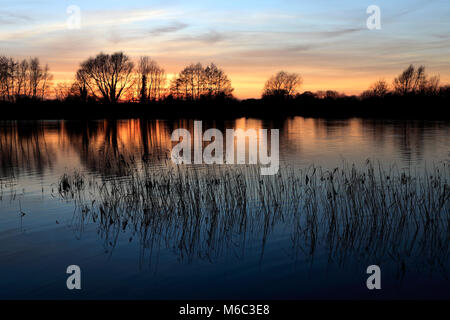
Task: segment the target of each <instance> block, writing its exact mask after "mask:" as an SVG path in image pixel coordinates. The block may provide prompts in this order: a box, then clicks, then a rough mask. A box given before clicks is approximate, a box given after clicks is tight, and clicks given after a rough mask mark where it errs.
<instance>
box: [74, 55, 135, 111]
mask: <svg viewBox="0 0 450 320" xmlns="http://www.w3.org/2000/svg"><path fill="white" fill-rule="evenodd" d="M133 67H134V64H133V62H132V61H130V58H129V57H128V56H126V55H125V54H124V53H123V52H116V53H113V54H112V55H109V54H104V53H100V54H98V55H97V56H96V57H95V58H89V59H87V60H86V61H84V62H83V63H82V64H81V67H80V69H79V70H78V71H79V72H80V75H82V77H83V79H84V80H85V84H86V87H87V88H89V90H90V91H91V93H92V94H93V95H94V96H95V97H99V96H100V97H101V98H102V99H103V100H104V101H106V102H108V103H117V102H118V101H119V99H120V97H121V96H122V94H124V93H125V91H127V90H128V89H129V88H130V87H131V85H132V72H133Z"/></svg>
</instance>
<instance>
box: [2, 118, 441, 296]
mask: <svg viewBox="0 0 450 320" xmlns="http://www.w3.org/2000/svg"><path fill="white" fill-rule="evenodd" d="M203 127H204V129H207V128H218V129H220V130H223V131H225V129H227V128H230V129H231V128H234V129H237V128H242V129H244V130H246V129H260V128H264V129H271V128H277V129H280V163H281V164H280V167H281V169H280V170H282V171H283V170H286V172H288V170H291V169H292V170H297V169H298V170H306V171H305V172H307V173H306V175H307V176H308V178H307V179H308V181H309V180H310V179H311V177H312V176H311V173H308V172H311V171H308V170H312V169H311V168H312V167H317V168H320V169H321V170H322V171H327V170H329V171H330V172H333V170H334V168H337V167H339V168H341V167H345V166H351V165H352V164H355V167H356V168H358V170H359V169H361V170H365V168H366V166H367V160H370V162H371V163H372V164H373V166H374V167H375V168H379V167H383V168H385V169H384V170H386V172H393V170H394V171H395V172H399V174H400V172H403V171H402V170H406V171H407V172H409V174H410V175H411V176H412V177H413V178H414V177H416V176H417V177H419V176H424V177H429V176H432V175H434V176H436V175H438V176H442V180H439V186H443V189H442V190H443V191H442V190H441V189H439V190H441V191H440V192H442V195H440V194H439V195H438V194H436V197H437V198H438V197H440V198H439V199H440V200H437V201H441V205H442V207H441V208H439V209H436V210H437V211H436V212H439V215H438V216H436V217H439V221H436V219H434V220H435V221H433V222H432V226H431V227H430V228H429V229H428V222H424V221H423V220H420V218H419V219H417V220H415V224H416V226H417V225H420V227H417V228H416V229H414V228H415V227H414V223H411V224H410V225H408V226H407V227H405V230H406V231H405V232H406V234H407V236H405V237H404V239H403V240H395V239H391V238H389V240H386V241H384V242H381V241H380V242H378V241H376V239H387V238H383V237H391V236H392V234H395V232H394V231H395V230H398V229H394V230H390V231H389V229H387V231H385V229H377V230H378V231H377V233H376V234H375V235H374V237H373V238H371V240H370V241H369V240H368V239H367V238H364V237H363V233H364V232H362V229H357V230H358V232H359V233H358V234H360V235H359V236H355V237H354V238H353V240H352V241H353V242H352V244H351V245H349V246H344V245H342V243H344V242H345V241H348V239H347V240H345V239H344V240H343V239H342V234H344V233H340V235H341V238H339V237H337V238H336V239H332V240H330V239H328V240H321V239H322V237H321V236H320V235H321V234H322V233H324V234H325V230H323V228H322V227H321V226H322V225H321V224H320V223H317V224H316V225H314V228H316V227H317V230H316V232H317V233H309V231H311V229H314V228H312V227H308V224H310V219H309V218H310V216H307V217H308V218H306V219H303V218H302V216H301V215H300V218H299V221H300V222H299V225H300V224H303V223H305V224H306V226H303V225H302V227H301V228H300V227H299V228H297V229H296V230H297V231H295V230H294V229H295V228H293V227H292V226H293V225H294V223H295V222H294V220H295V219H294V220H292V219H293V218H292V217H291V214H290V211H289V210H290V209H288V208H291V207H288V206H287V205H285V204H286V202H289V203H290V205H291V204H293V203H294V202H295V201H297V198H298V202H299V203H302V205H307V204H306V203H304V202H302V201H304V200H302V196H301V195H302V192H304V190H303V191H301V192H300V191H299V193H298V195H297V196H296V195H295V194H293V192H294V191H295V190H294V189H292V190H294V191H292V190H291V189H290V188H289V185H290V184H289V183H284V182H283V183H280V182H277V180H274V179H276V178H268V179H269V180H267V181H268V182H267V183H268V185H269V186H271V188H272V186H275V187H274V189H273V188H272V189H271V191H268V190H269V188H266V189H265V191H266V192H271V193H270V195H271V197H273V199H272V198H271V199H272V200H273V201H277V204H276V205H277V206H278V205H280V208H281V209H279V210H278V211H279V212H278V211H277V210H275V211H277V213H273V212H269V211H270V210H269V211H267V214H266V215H265V216H264V214H263V213H264V209H263V208H264V204H261V203H260V202H261V201H262V200H263V201H264V199H265V198H264V197H265V195H263V196H261V194H260V195H259V196H258V195H257V192H256V191H258V190H259V191H260V190H261V189H260V187H258V183H262V182H260V181H258V179H259V178H257V177H256V176H255V175H252V174H250V173H249V172H250V170H251V169H249V168H248V166H242V168H241V169H239V168H238V170H241V171H239V174H238V175H237V176H238V177H241V176H244V180H243V182H242V183H243V184H242V185H244V188H246V189H245V190H244V191H242V192H243V194H245V197H248V198H249V199H250V198H252V196H251V193H252V192H253V191H255V197H254V198H252V199H253V202H252V201H250V200H249V202H248V206H249V208H251V209H249V208H247V207H246V208H245V210H246V211H245V212H246V214H247V210H249V211H248V212H250V213H248V219H247V220H246V222H245V232H242V225H243V224H242V223H240V225H239V222H236V221H235V220H233V221H232V222H226V221H227V220H226V217H224V216H219V222H220V225H221V228H223V229H220V230H222V231H214V232H215V233H214V234H215V238H214V239H212V238H213V237H212V236H211V234H212V231H211V230H212V229H208V228H212V227H211V226H212V222H211V221H210V220H208V219H211V218H210V217H212V216H211V215H209V213H206V212H207V211H208V210H210V208H209V207H208V208H206V209H205V208H204V207H201V208H197V210H199V211H198V212H199V217H200V218H199V220H197V222H196V223H194V224H192V220H189V221H187V220H178V219H180V218H179V217H180V216H181V214H180V213H179V212H178V211H177V214H175V213H174V212H173V214H174V216H173V217H172V216H170V215H171V212H172V211H174V210H181V209H180V207H179V206H178V204H177V203H174V202H176V201H175V200H173V199H172V201H171V200H169V201H167V202H164V203H163V204H162V205H161V204H158V205H161V207H160V208H161V210H163V211H164V208H172V209H170V210H172V211H170V210H167V212H166V213H165V214H166V215H167V216H170V219H169V218H164V219H163V218H159V220H155V218H153V220H152V221H156V222H157V224H158V225H157V226H156V222H155V223H154V224H152V227H151V228H148V226H149V224H148V223H147V224H145V223H143V221H144V220H142V218H139V219H140V220H139V221H138V220H135V219H133V214H135V213H136V212H138V211H139V210H140V211H139V212H141V211H142V210H141V209H142V208H141V207H139V208H133V209H130V204H129V203H128V204H127V205H124V204H126V203H127V202H126V201H127V200H126V199H121V200H120V201H122V202H120V203H118V207H119V209H118V210H119V211H120V212H119V213H118V214H117V215H115V217H117V219H112V218H111V215H109V216H108V217H109V219H110V220H109V221H110V222H101V220H99V219H96V218H95V217H96V215H94V211H95V212H97V211H96V210H104V209H103V208H104V207H102V209H100V207H96V206H97V203H100V202H101V201H104V202H103V203H105V201H109V204H110V203H111V198H107V197H109V196H110V194H108V195H106V194H104V193H102V191H101V190H100V189H99V188H96V187H95V185H96V183H100V185H106V186H109V187H111V188H113V187H114V185H115V183H124V184H122V186H124V185H125V186H126V183H127V181H129V179H131V178H130V172H129V171H127V170H123V168H122V167H121V165H120V163H121V161H124V163H127V161H129V160H130V161H132V162H133V163H134V164H135V166H136V168H140V169H137V170H142V168H143V167H142V165H143V164H144V163H145V168H149V170H152V172H155V173H150V174H151V175H152V177H153V178H152V179H153V180H152V181H154V183H160V184H159V186H162V185H163V183H162V182H161V181H166V180H164V179H166V178H165V177H166V176H167V173H166V170H167V168H169V167H172V166H173V164H171V162H170V159H169V158H168V155H169V154H170V150H171V149H172V146H173V145H174V143H172V142H171V140H170V137H171V133H172V131H173V130H174V129H176V128H187V129H189V130H191V129H192V128H193V120H190V119H184V120H177V121H173V120H171V121H165V120H117V121H114V120H101V121H85V122H75V121H2V122H0V288H1V289H2V290H0V298H2V299H9V298H27V299H47V298H62V299H81V298H82V299H96V298H99V299H101V298H125V299H127V298H130V299H136V298H137V299H197V298H198V299H240V298H242V299H315V298H342V299H347V298H357V299H358V298H446V299H448V298H450V286H449V279H448V275H449V274H448V266H449V264H448V245H449V225H448V223H449V221H450V220H449V212H448V211H447V210H448V208H449V203H448V202H449V201H448V192H449V191H448V190H449V189H448V180H446V179H448V178H449V177H448V170H447V169H448V164H449V161H450V124H449V123H448V122H439V121H430V122H426V121H381V120H365V119H349V120H326V119H309V118H306V119H305V118H302V117H295V118H288V119H285V120H283V121H267V120H259V119H245V118H241V119H235V120H229V121H203ZM123 159H125V160H123ZM205 166H206V165H200V167H201V168H200V169H205V170H206V171H205V172H203V173H202V171H201V170H200V171H199V173H198V175H199V176H192V175H190V176H189V177H188V178H186V179H185V180H183V182H182V184H183V183H184V185H182V186H180V188H181V187H183V188H185V187H186V183H190V184H191V185H190V186H191V188H190V190H195V188H194V187H193V186H192V184H193V183H194V182H193V181H194V180H195V179H194V180H189V179H193V178H192V177H201V179H203V180H202V181H209V180H207V178H208V177H209V175H211V174H210V173H209V172H208V168H203V167H205ZM237 167H239V166H237ZM436 168H444V170H442V171H439V172H438V173H436V172H437V171H435V169H436ZM445 168H447V169H445ZM197 169H198V168H196V167H195V166H192V167H189V168H185V169H184V170H188V171H189V170H194V171H195V170H197ZM224 170H228V169H226V168H225V169H224ZM445 170H447V171H445ZM74 172H77V173H79V174H81V175H83V177H84V181H85V182H84V187H83V197H81V196H79V197H78V198H77V194H76V195H75V196H74V195H73V194H72V195H70V194H69V192H66V193H64V192H61V188H60V184H59V182H60V179H61V177H62V176H63V175H64V174H68V175H71V174H73V173H74ZM189 172H191V171H189ZM195 172H197V171H195ZM139 174H141V172H140V171H139ZM196 174H197V173H196ZM223 174H224V175H225V174H226V173H223ZM293 175H294V177H300V178H299V179H297V180H300V179H302V183H303V184H305V183H304V179H305V177H306V176H303V175H302V176H300V175H297V173H293ZM313 175H314V173H313ZM325 176H327V177H328V176H329V175H328V173H327V174H326V175H325ZM155 177H156V178H155ZM222 177H224V176H222ZM233 177H235V176H233ZM291 178H292V177H291ZM291 178H290V177H289V176H288V175H286V179H291ZM173 179H175V180H171V181H178V180H176V179H178V178H176V177H175V178H173ZM199 179H200V178H199ZM245 179H246V180H245ZM270 179H272V180H270ZM387 179H389V177H387ZM430 179H431V180H430V181H428V180H427V181H428V182H429V184H423V185H418V186H419V187H418V188H419V189H420V186H425V187H426V188H432V187H431V185H433V183H435V182H436V181H434V180H433V179H435V177H434V178H433V177H431V178H430ZM131 180H132V179H131ZM225 180H226V179H225ZM391 180H392V179H391ZM132 181H134V182H136V181H135V180H132ZM138 181H141V180H138ZM233 181H234V180H233ZM236 181H237V180H236ZM265 181H266V180H265ZM286 181H291V180H286ZM292 181H294V180H292ZM433 181H434V182H433ZM134 182H133V183H134ZM205 183H206V182H205ZM318 183H320V182H318ZM436 183H437V182H436ZM306 184H308V183H307V182H306ZM298 185H300V184H298ZM188 186H189V185H188ZM235 187H236V188H238V187H239V186H238V185H236V186H234V185H231V187H230V188H231V189H226V188H228V187H227V186H226V185H225V184H224V182H218V183H217V187H216V189H214V188H213V187H211V190H210V191H211V192H213V191H214V190H219V189H220V190H219V191H217V192H218V195H213V196H212V197H216V196H217V199H216V198H214V199H215V200H214V203H216V204H218V205H219V206H226V205H227V204H226V201H224V198H223V194H221V193H220V192H222V193H225V192H228V191H226V190H232V189H233V188H235ZM124 188H125V187H124ZM167 188H168V189H169V188H172V186H170V185H168V186H167ZM173 188H176V186H173ZM202 188H203V187H202ZM204 188H206V187H204ZM249 189H251V190H249ZM123 190H125V189H123ZM184 190H185V189H184ZM273 190H275V191H273ZM387 190H388V191H387V192H390V191H389V189H387ZM63 191H64V190H63ZM152 192H153V191H152ZM171 192H173V191H171V190H168V191H164V193H163V194H165V195H170V194H172V193H171ZM208 192H209V191H208ZM236 192H237V193H236V194H242V193H239V191H236ZM419 192H422V193H423V192H429V193H428V194H429V195H430V196H434V194H433V190H431V189H430V190H425V191H424V190H419ZM231 194H234V193H231ZM277 195H279V198H277ZM177 196H178V195H177ZM179 196H180V199H182V197H183V195H181V194H180V195H179ZM189 197H191V198H189V199H196V198H195V197H196V195H195V194H192V195H189ZM258 197H259V198H258ZM261 197H262V198H261ZM275 198H276V199H275ZM148 199H154V198H148ZM148 199H147V200H148ZM230 199H231V198H230ZM255 199H257V200H255ZM261 199H262V200H261ZM147 200H145V201H147ZM160 200H161V199H156V201H160ZM272 200H271V201H272ZM124 201H125V202H124ZM137 201H139V205H144V206H145V201H142V199H140V200H137ZM198 201H200V202H202V203H207V200H201V199H199V200H198ZM417 203H419V202H417ZM341 204H343V202H342V203H341ZM164 205H165V206H166V207H164ZM245 205H246V206H247V202H246V204H245ZM88 207H89V210H88V209H86V208H88ZM235 208H239V210H241V209H242V204H240V203H237V204H236V206H235ZM270 208H272V207H270ZM411 208H413V209H411V210H412V211H414V217H422V216H424V215H425V214H426V213H425V212H423V209H422V207H421V206H420V205H418V206H417V207H413V206H412V207H411ZM414 208H415V209H414ZM133 210H134V211H133ZM183 210H189V209H186V208H183ZM192 210H194V209H192ZM266 210H267V209H266ZM305 210H307V209H305ZM326 210H329V208H328V209H327V208H326V207H320V206H319V207H318V211H319V221H325V220H324V219H322V220H321V219H320V217H321V216H320V212H321V211H326ZM386 210H387V212H389V208H388V209H386ZM421 210H422V211H421ZM226 211H227V210H226V208H225V207H220V208H219V209H217V212H220V214H222V215H223V214H226V213H224V212H226ZM300 211H301V210H300ZM99 212H100V211H99ZM124 212H126V215H124ZM145 212H146V211H145V210H144V213H145ZM208 212H209V211H208ZM260 213H261V215H260ZM115 214H116V213H115ZM233 214H235V213H233ZM336 214H337V215H338V216H339V214H340V213H339V212H337V213H336ZM405 214H406V213H405ZM412 214H413V213H411V215H412ZM206 216H207V217H208V218H207V219H206V220H204V217H206ZM125 217H126V219H125ZM265 217H266V220H264V219H265ZM268 217H270V221H269V218H268ZM324 217H325V216H324ZM124 219H125V220H126V221H125V220H124ZM200 219H201V222H199V221H200ZM233 219H237V220H239V213H236V214H235V215H233ZM314 219H315V218H314ZM387 219H388V220H386V221H391V220H389V219H392V221H393V222H388V223H387V225H392V226H394V225H395V226H396V228H397V227H398V226H400V225H401V226H402V228H403V220H402V221H401V222H399V221H394V218H389V217H388V218H387ZM406 219H408V218H406ZM411 219H412V218H411ZM427 219H428V218H427ZM427 221H428V220H427ZM152 223H153V222H152ZM227 223H228V224H227ZM300 230H301V231H300ZM355 230H356V229H355ZM414 230H416V232H414ZM417 230H419V231H417ZM197 233H198V237H197V236H196V234H197ZM149 234H151V236H149ZM186 234H187V236H186ZM316 234H317V239H316ZM358 237H359V238H358ZM194 238H195V241H194ZM325 238H326V237H325V236H324V237H323V239H325ZM416 238H417V239H418V240H417V241H415V239H416ZM211 239H212V240H211ZM392 241H398V242H395V244H396V245H398V244H399V245H400V246H402V249H401V250H400V249H398V248H395V247H396V246H394V245H393V243H394V242H392ZM345 243H346V244H347V243H348V242H345ZM362 244H364V246H365V248H362V247H361V246H362ZM372 245H373V247H376V248H374V249H372ZM403 246H404V247H403ZM331 247H332V248H333V249H330V248H331ZM360 247H361V248H360ZM397 249H398V250H397ZM364 252H368V253H367V254H365V253H364ZM369 252H370V254H369ZM373 264H376V265H379V266H380V268H381V271H382V290H368V289H367V288H366V279H367V277H368V276H369V275H368V274H367V273H366V268H367V267H368V266H369V265H373ZM69 265H79V266H80V268H81V270H82V290H79V291H78V290H72V291H70V290H68V289H67V288H66V279H67V276H68V275H67V274H66V268H67V266H69Z"/></svg>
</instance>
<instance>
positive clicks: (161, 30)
mask: <svg viewBox="0 0 450 320" xmlns="http://www.w3.org/2000/svg"><path fill="white" fill-rule="evenodd" d="M188 26H189V25H188V24H186V23H181V22H176V23H174V24H171V25H167V26H163V27H158V28H154V29H152V30H150V34H151V35H154V36H159V35H162V34H166V33H172V32H177V31H180V30H183V29H185V28H187V27H188Z"/></svg>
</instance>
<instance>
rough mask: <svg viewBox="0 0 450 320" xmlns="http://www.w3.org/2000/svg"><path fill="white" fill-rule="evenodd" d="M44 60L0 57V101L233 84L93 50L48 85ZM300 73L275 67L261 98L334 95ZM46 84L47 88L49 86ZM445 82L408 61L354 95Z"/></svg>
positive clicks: (219, 74)
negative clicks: (69, 74)
mask: <svg viewBox="0 0 450 320" xmlns="http://www.w3.org/2000/svg"><path fill="white" fill-rule="evenodd" d="M52 79H53V76H52V74H51V73H50V71H49V67H48V65H45V66H42V65H41V63H40V61H39V59H38V58H30V59H23V60H16V59H14V58H9V57H6V56H0V100H2V101H10V102H15V101H20V100H21V99H24V98H28V99H40V100H44V99H45V98H47V97H48V96H50V95H51V94H52V93H53V95H54V97H55V98H56V100H59V101H72V102H73V101H78V102H89V101H91V102H94V101H100V102H106V103H111V104H115V103H118V102H119V101H128V102H141V103H149V102H152V101H162V100H164V99H176V100H194V101H195V100H202V99H203V100H204V99H206V100H207V99H232V98H233V91H234V89H233V87H232V84H231V81H230V79H229V78H228V76H227V74H226V73H225V72H224V71H223V70H222V69H220V68H219V67H218V66H216V65H215V64H214V63H210V64H209V65H207V66H203V65H202V64H201V63H196V64H190V65H188V66H186V67H185V68H184V69H183V70H181V71H180V72H179V73H178V74H176V75H175V76H174V77H173V78H172V79H170V81H168V77H167V74H166V72H165V70H164V68H162V67H161V66H159V65H158V63H157V62H156V61H154V60H153V59H151V58H150V57H148V56H143V57H140V59H139V61H138V62H137V63H136V64H135V63H134V62H133V61H132V60H131V59H130V57H129V56H127V55H126V54H124V53H123V52H116V53H113V54H105V53H99V54H98V55H96V56H95V57H90V58H88V59H86V60H85V61H83V62H82V63H81V64H80V66H79V68H78V70H77V72H76V75H75V79H74V80H73V82H72V83H70V84H62V83H59V84H56V85H54V86H53V85H52V82H51V81H52ZM302 84H303V78H302V76H301V75H299V74H298V73H289V72H286V71H280V72H278V73H277V74H275V75H273V76H271V77H270V78H269V79H268V80H267V81H266V83H265V85H264V88H263V90H262V95H261V96H262V99H263V100H280V99H281V100H296V99H305V98H308V99H338V98H343V97H346V96H345V95H343V94H340V93H339V92H336V91H333V90H328V91H317V92H314V93H313V92H309V91H306V92H303V93H300V88H301V86H302ZM50 89H52V90H50ZM449 90H450V89H449V86H440V79H439V76H428V75H427V74H426V72H425V67H424V66H419V67H417V68H416V67H415V66H413V65H410V66H409V67H408V68H406V69H405V70H404V71H403V72H402V73H401V74H400V75H398V76H397V77H396V78H395V79H394V80H393V81H392V83H391V84H389V83H388V82H387V81H386V80H384V79H381V80H378V81H376V82H375V83H374V84H372V85H371V86H370V88H369V89H368V90H366V91H364V92H363V93H362V94H361V95H360V96H359V97H358V98H360V99H363V100H364V99H372V98H383V97H386V96H389V95H396V96H405V95H409V96H410V95H418V94H420V95H440V94H442V93H443V92H445V93H446V94H448V91H449Z"/></svg>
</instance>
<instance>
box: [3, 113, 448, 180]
mask: <svg viewBox="0 0 450 320" xmlns="http://www.w3.org/2000/svg"><path fill="white" fill-rule="evenodd" d="M203 123H204V128H218V129H220V130H225V129H226V128H242V129H244V130H246V129H248V128H252V129H259V128H268V129H270V128H279V129H280V139H281V141H280V149H281V150H280V157H281V161H284V162H287V163H291V164H292V163H293V164H296V165H308V164H311V163H314V164H322V165H325V166H329V167H332V166H335V165H337V164H338V163H340V162H341V159H342V158H345V159H347V160H350V161H353V162H362V161H364V160H366V159H367V158H371V159H372V160H380V161H382V162H386V163H394V162H395V163H397V164H399V165H404V166H410V165H416V164H419V165H420V164H422V163H423V162H426V161H428V162H433V161H439V160H447V159H448V156H449V151H450V146H449V144H448V136H449V134H450V132H449V128H450V126H449V125H448V123H445V122H425V121H395V122H388V121H381V120H362V119H349V120H325V119H312V118H310V119H305V118H301V117H295V118H288V119H286V120H284V121H283V122H280V121H279V122H271V121H262V120H257V119H244V118H242V119H236V120H229V121H203ZM192 127H193V120H177V121H170V122H169V121H163V120H143V119H139V120H138V119H136V120H123V121H122V120H102V121H84V122H73V121H55V122H48V121H34V122H20V121H9V122H2V123H1V124H0V176H2V177H14V176H19V175H31V176H33V175H39V176H42V175H43V173H44V171H45V170H50V171H55V170H56V171H59V173H61V171H62V170H61V169H62V168H66V167H69V168H77V167H80V166H81V167H83V168H85V169H86V170H88V171H90V172H93V173H99V174H112V173H113V172H111V170H110V168H108V167H107V166H106V167H105V161H106V160H107V159H116V158H117V157H118V156H119V155H122V156H134V157H135V158H136V159H145V160H146V161H153V163H154V164H155V165H161V166H164V161H165V159H166V158H167V154H168V153H169V152H170V149H171V147H172V145H173V144H172V142H171V141H170V135H171V133H172V131H173V130H174V129H176V128H189V129H191V130H192Z"/></svg>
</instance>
